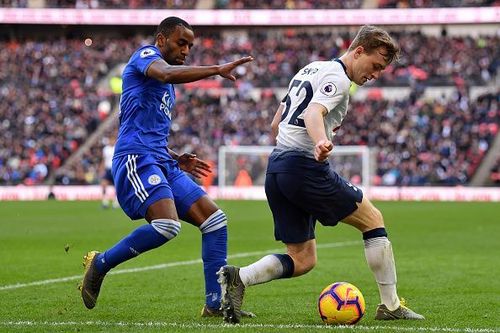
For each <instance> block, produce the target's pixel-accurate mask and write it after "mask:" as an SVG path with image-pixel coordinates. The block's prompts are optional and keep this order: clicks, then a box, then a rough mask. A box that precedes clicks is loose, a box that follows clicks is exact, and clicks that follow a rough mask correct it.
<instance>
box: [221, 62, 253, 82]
mask: <svg viewBox="0 0 500 333" xmlns="http://www.w3.org/2000/svg"><path fill="white" fill-rule="evenodd" d="M250 61H253V57H252V56H248V57H244V58H241V59H238V60H236V61H233V62H228V63H227V64H224V65H220V66H219V75H220V76H222V77H223V78H226V79H229V80H231V81H236V77H235V76H234V75H233V74H231V72H232V71H233V70H234V69H235V68H236V67H238V66H240V65H243V64H246V63H247V62H250Z"/></svg>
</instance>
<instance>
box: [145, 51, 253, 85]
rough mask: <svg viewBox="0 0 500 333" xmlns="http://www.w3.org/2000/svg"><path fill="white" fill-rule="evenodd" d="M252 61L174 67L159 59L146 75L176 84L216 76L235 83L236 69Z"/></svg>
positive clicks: (245, 58) (246, 58)
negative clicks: (233, 72)
mask: <svg viewBox="0 0 500 333" xmlns="http://www.w3.org/2000/svg"><path fill="white" fill-rule="evenodd" d="M252 60H253V57H251V56H248V57H243V58H240V59H238V60H236V61H232V62H228V63H226V64H222V65H212V66H172V65H169V64H168V63H167V62H166V61H165V60H163V59H158V60H156V61H154V62H153V63H152V64H151V65H150V66H149V68H148V70H147V72H146V75H147V76H148V77H151V78H153V79H156V80H158V81H161V82H165V83H166V82H168V83H174V84H178V83H188V82H194V81H198V80H202V79H205V78H207V77H210V76H214V75H220V76H222V77H224V78H226V79H229V80H231V81H235V80H236V78H235V76H234V75H233V74H232V71H233V70H234V69H235V68H236V67H238V66H240V65H243V64H245V63H247V62H250V61H252Z"/></svg>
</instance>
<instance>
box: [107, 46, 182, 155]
mask: <svg viewBox="0 0 500 333" xmlns="http://www.w3.org/2000/svg"><path fill="white" fill-rule="evenodd" d="M158 59H161V53H160V50H159V49H158V48H157V47H156V46H154V45H146V46H143V47H141V48H139V49H138V50H137V51H135V53H134V54H133V55H132V57H130V60H129V62H128V63H127V65H126V67H125V69H124V70H123V74H122V81H123V82H122V87H123V89H122V90H123V92H122V96H121V99H120V114H119V118H120V129H119V131H118V139H117V142H116V145H115V156H123V155H127V154H154V155H157V156H159V157H167V156H168V153H167V143H168V134H169V131H170V126H171V123H172V122H171V116H172V108H173V107H174V104H175V90H174V86H173V84H171V83H162V82H160V81H158V80H155V79H153V78H149V77H147V76H146V71H147V70H148V67H149V66H150V65H151V64H152V63H153V61H155V60H158Z"/></svg>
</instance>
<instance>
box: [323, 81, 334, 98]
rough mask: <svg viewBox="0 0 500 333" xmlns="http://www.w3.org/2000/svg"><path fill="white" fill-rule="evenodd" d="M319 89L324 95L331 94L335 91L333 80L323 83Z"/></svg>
mask: <svg viewBox="0 0 500 333" xmlns="http://www.w3.org/2000/svg"><path fill="white" fill-rule="evenodd" d="M320 91H321V92H322V93H323V94H324V95H326V96H333V95H335V94H336V93H337V86H336V85H335V84H334V83H333V82H327V83H325V84H323V86H322V87H321V89H320Z"/></svg>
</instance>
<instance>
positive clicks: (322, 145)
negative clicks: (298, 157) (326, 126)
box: [314, 140, 333, 162]
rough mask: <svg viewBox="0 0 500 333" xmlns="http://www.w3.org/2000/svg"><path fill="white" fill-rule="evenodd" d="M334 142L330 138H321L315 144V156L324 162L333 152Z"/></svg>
mask: <svg viewBox="0 0 500 333" xmlns="http://www.w3.org/2000/svg"><path fill="white" fill-rule="evenodd" d="M332 149H333V143H332V142H331V141H330V140H320V141H318V143H316V146H314V158H315V159H316V161H318V162H324V161H326V160H327V159H328V156H330V154H331V153H332Z"/></svg>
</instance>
